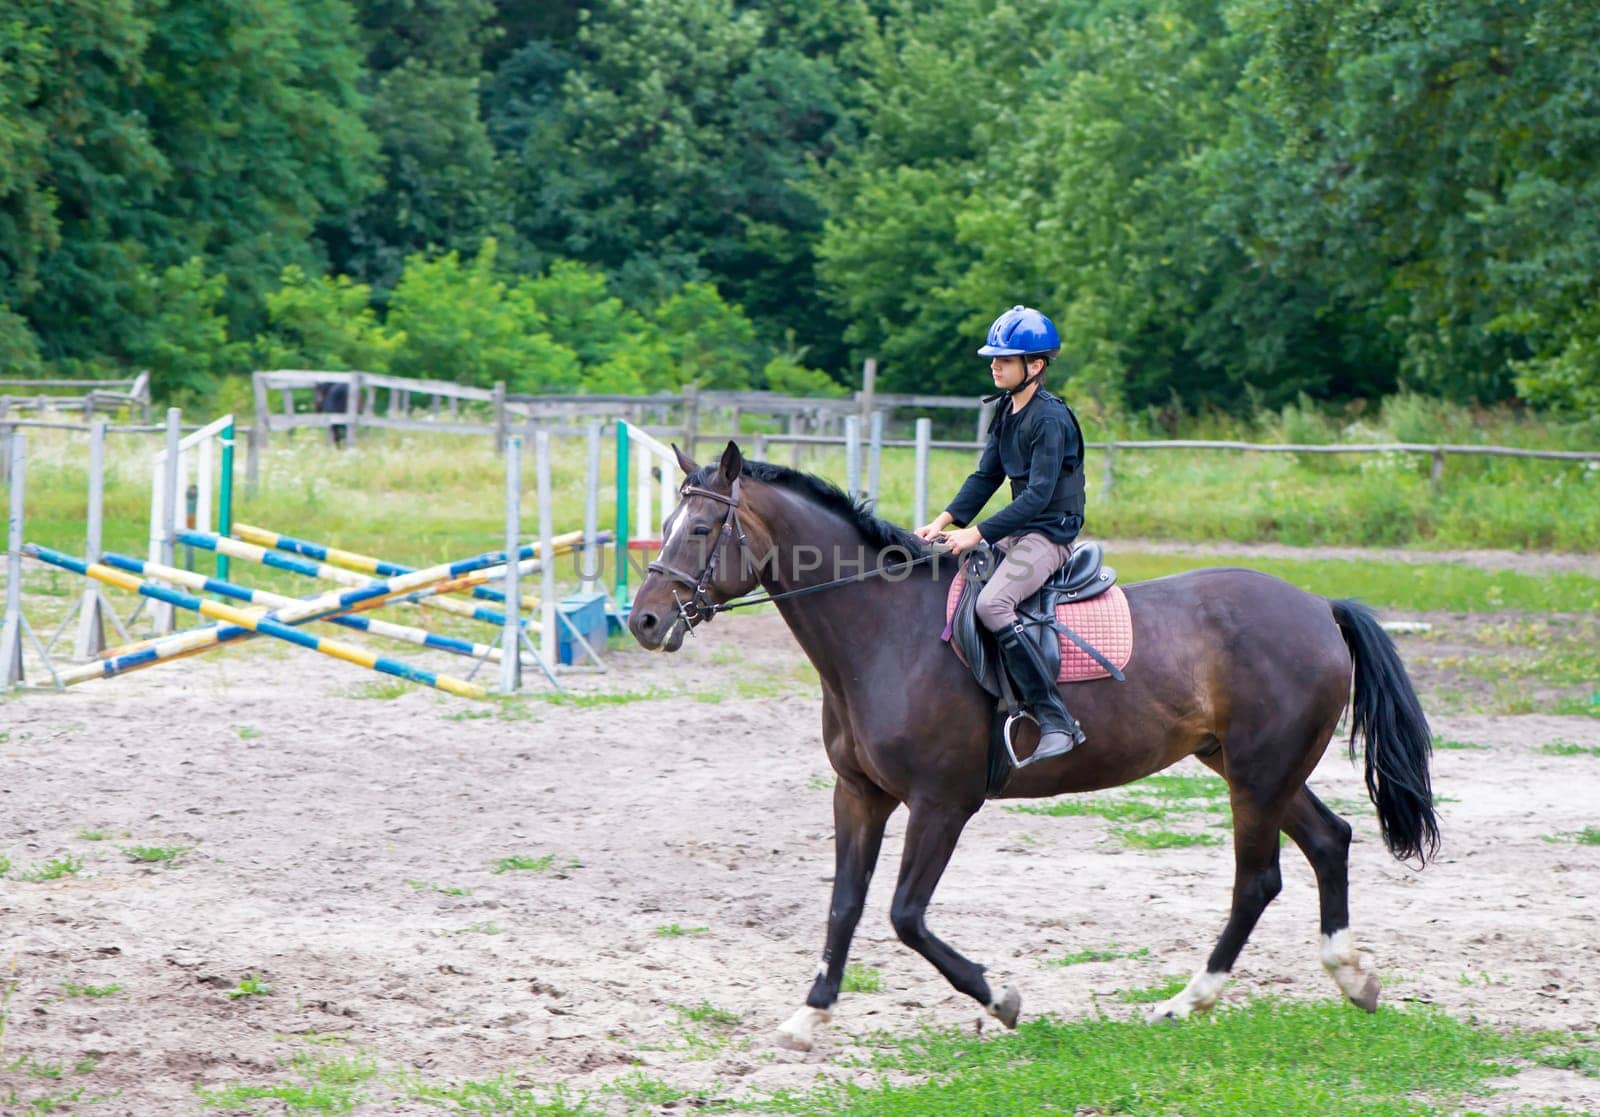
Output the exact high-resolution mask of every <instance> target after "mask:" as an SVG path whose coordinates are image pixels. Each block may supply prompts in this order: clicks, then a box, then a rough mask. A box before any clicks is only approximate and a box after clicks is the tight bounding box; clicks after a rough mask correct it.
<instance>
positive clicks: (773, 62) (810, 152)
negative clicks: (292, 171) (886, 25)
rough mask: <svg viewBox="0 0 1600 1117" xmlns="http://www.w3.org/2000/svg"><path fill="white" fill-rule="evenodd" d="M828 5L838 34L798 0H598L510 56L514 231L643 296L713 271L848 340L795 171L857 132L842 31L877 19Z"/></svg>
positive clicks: (496, 117)
mask: <svg viewBox="0 0 1600 1117" xmlns="http://www.w3.org/2000/svg"><path fill="white" fill-rule="evenodd" d="M826 7H827V9H828V11H829V12H830V13H832V14H833V15H834V16H836V17H837V18H836V20H834V21H833V22H831V23H829V24H828V25H827V27H828V31H827V33H826V34H825V33H822V31H821V30H820V29H819V27H818V26H817V25H816V24H815V23H813V22H811V20H810V17H808V16H806V15H805V14H804V12H803V10H802V9H801V8H800V7H799V6H798V5H789V4H762V5H747V4H739V3H735V2H734V0H640V2H631V0H630V2H628V3H623V2H621V0H602V2H600V3H597V4H596V5H595V6H594V8H593V10H592V11H591V12H590V15H589V18H588V19H587V20H586V21H583V22H581V23H579V24H578V25H577V28H576V31H575V34H574V36H573V38H572V39H570V40H569V41H562V42H557V41H545V42H542V43H536V44H529V46H528V47H526V48H525V49H524V50H522V51H520V52H518V53H517V54H515V55H513V56H511V57H510V58H508V60H507V61H506V63H505V64H504V66H503V67H502V69H501V72H500V73H498V74H497V76H496V81H495V83H494V86H493V87H492V89H491V91H490V98H489V101H490V127H491V134H492V135H493V136H494V137H495V140H496V142H497V143H498V144H502V145H504V149H505V150H507V151H508V152H509V153H511V154H512V157H513V158H514V159H515V161H516V164H517V170H516V179H515V187H514V193H515V196H516V197H517V199H518V200H519V210H518V217H517V227H518V229H519V232H521V233H522V235H523V236H524V237H525V238H526V239H527V241H528V242H529V243H530V244H531V245H532V246H534V248H536V249H537V250H538V251H539V252H540V253H541V254H542V255H543V256H544V258H546V259H548V258H555V257H568V258H574V259H581V260H584V261H586V262H589V263H594V264H598V265H600V266H602V267H604V268H605V269H606V271H607V273H608V275H610V276H611V277H612V279H613V280H614V282H615V283H616V285H617V286H616V289H617V290H618V292H619V293H620V294H621V295H622V296H623V297H624V298H625V299H627V300H629V301H630V302H632V303H635V304H636V305H643V304H648V303H650V302H653V301H656V300H659V299H663V298H667V297H669V296H670V294H671V293H672V292H674V291H676V290H678V289H679V288H680V287H681V286H682V285H683V284H684V283H685V282H688V281H694V282H707V281H709V282H713V283H715V284H716V286H717V288H718V290H719V292H721V293H722V294H723V295H725V296H726V297H727V298H729V299H730V300H732V301H735V302H738V303H739V304H741V305H743V306H745V307H746V308H747V310H748V311H749V313H750V314H751V315H752V316H754V317H755V318H757V319H758V320H761V321H762V322H763V323H765V324H766V325H767V329H766V333H767V334H768V335H769V336H782V333H783V331H784V329H786V328H788V329H794V330H795V331H796V332H797V334H798V335H799V336H800V337H801V339H802V341H803V342H805V343H806V344H810V345H814V346H817V347H831V348H832V349H833V351H835V352H837V351H838V343H837V325H836V324H834V323H831V322H830V321H829V318H828V315H827V313H826V308H825V307H823V306H821V305H820V303H819V302H818V301H817V300H816V299H815V298H814V297H808V295H807V292H808V291H810V290H811V289H812V288H813V286H814V284H813V280H812V276H811V271H812V257H811V245H812V243H813V241H814V239H815V236H816V232H817V230H818V229H819V228H820V226H821V221H822V211H821V209H820V208H819V206H818V205H817V203H816V201H815V200H814V199H813V198H811V197H810V196H809V195H808V194H807V193H805V192H804V191H803V190H802V189H800V185H799V184H800V181H801V180H802V179H804V178H805V177H806V176H807V175H808V174H809V173H810V166H811V164H812V161H820V160H826V159H827V158H828V157H830V156H831V154H832V153H833V151H834V150H835V148H836V146H837V145H838V144H839V143H840V142H842V141H841V138H842V137H847V136H848V131H849V128H850V127H851V119H850V116H849V114H848V111H847V109H848V92H849V82H848V80H847V76H846V73H845V71H844V70H843V69H842V68H841V65H840V63H839V62H838V61H837V60H836V59H837V55H836V53H834V52H835V51H836V40H837V39H839V38H840V37H841V34H842V38H843V39H845V40H850V39H852V38H853V37H855V36H857V35H858V34H860V33H864V32H863V31H862V30H861V29H864V28H865V27H867V26H868V24H869V23H870V19H869V16H868V13H867V11H866V9H865V7H864V5H861V4H859V3H854V2H849V0H835V2H833V3H830V4H828V5H827V6H826ZM841 29H843V30H842V32H841ZM830 35H831V36H832V38H830ZM819 351H820V350H819Z"/></svg>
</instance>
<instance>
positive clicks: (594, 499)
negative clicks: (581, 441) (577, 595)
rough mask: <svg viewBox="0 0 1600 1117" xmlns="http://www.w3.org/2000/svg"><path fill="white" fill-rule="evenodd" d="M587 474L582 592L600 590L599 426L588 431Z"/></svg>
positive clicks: (584, 504) (584, 503)
mask: <svg viewBox="0 0 1600 1117" xmlns="http://www.w3.org/2000/svg"><path fill="white" fill-rule="evenodd" d="M588 444H589V473H588V483H587V485H586V486H585V488H584V494H583V592H584V593H593V592H595V591H596V590H598V589H599V588H600V546H599V544H598V543H597V542H596V539H597V537H598V536H599V534H600V424H599V423H590V424H589V430H588Z"/></svg>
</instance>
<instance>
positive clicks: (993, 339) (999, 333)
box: [978, 306, 1061, 357]
mask: <svg viewBox="0 0 1600 1117" xmlns="http://www.w3.org/2000/svg"><path fill="white" fill-rule="evenodd" d="M1060 351H1061V335H1060V334H1058V333H1056V327H1055V323H1054V322H1052V321H1050V319H1048V318H1046V317H1045V316H1044V315H1043V314H1040V313H1039V312H1038V311H1037V310H1034V309H1033V308H1032V307H1028V306H1014V307H1012V308H1011V309H1010V310H1008V311H1006V312H1005V313H1004V314H1002V315H1000V317H998V318H996V319H995V320H994V322H993V323H992V324H991V325H990V326H989V337H988V340H987V341H986V342H985V343H984V346H983V348H981V349H979V350H978V356H980V357H1027V356H1032V355H1033V354H1036V353H1037V354H1044V355H1045V356H1050V357H1054V356H1055V355H1056V354H1057V353H1059V352H1060Z"/></svg>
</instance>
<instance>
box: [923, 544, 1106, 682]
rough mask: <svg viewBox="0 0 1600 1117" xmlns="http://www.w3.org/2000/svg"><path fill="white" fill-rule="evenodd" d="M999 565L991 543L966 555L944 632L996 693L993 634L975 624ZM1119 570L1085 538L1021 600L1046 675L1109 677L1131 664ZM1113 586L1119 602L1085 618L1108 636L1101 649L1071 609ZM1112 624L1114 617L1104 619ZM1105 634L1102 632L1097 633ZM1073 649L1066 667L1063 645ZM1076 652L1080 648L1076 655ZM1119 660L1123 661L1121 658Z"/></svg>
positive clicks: (975, 673)
mask: <svg viewBox="0 0 1600 1117" xmlns="http://www.w3.org/2000/svg"><path fill="white" fill-rule="evenodd" d="M998 565H999V558H998V557H997V556H996V555H995V553H994V551H992V550H991V549H990V548H989V547H988V546H987V545H984V546H979V547H975V548H973V549H972V550H971V551H969V552H968V553H967V556H966V557H965V558H964V559H963V560H962V564H961V571H960V573H958V574H957V575H956V579H955V582H954V584H953V585H952V586H951V590H950V598H951V600H950V603H949V604H948V607H947V613H948V617H947V624H946V627H945V631H944V638H945V640H947V641H948V642H949V644H950V646H951V648H953V649H954V650H955V653H956V655H957V656H959V657H960V659H961V661H962V662H963V663H965V664H966V665H967V667H968V669H969V670H971V671H972V674H973V677H974V678H976V679H977V680H978V685H980V686H982V687H983V689H984V690H987V691H988V692H989V693H990V694H992V695H994V696H995V697H996V698H1001V697H1003V696H1004V687H1003V686H1002V683H1001V678H1000V673H1001V671H1002V670H1003V669H1002V667H1001V666H1000V653H999V649H998V648H997V647H996V646H995V642H994V637H993V636H992V635H991V634H990V633H989V631H988V630H987V629H986V628H984V627H983V625H982V624H980V623H979V622H978V614H977V604H978V593H979V591H980V590H982V588H983V585H984V583H985V582H987V581H988V580H989V577H990V575H992V574H993V573H994V571H995V568H996V567H997V566H998ZM1116 582H1117V573H1116V571H1115V570H1113V569H1112V568H1111V567H1109V566H1106V565H1105V561H1104V554H1103V553H1102V551H1101V547H1100V544H1098V543H1084V544H1082V545H1080V546H1078V547H1075V548H1073V551H1072V555H1071V557H1070V558H1069V559H1068V560H1067V564H1066V565H1065V566H1063V567H1062V568H1061V569H1060V570H1058V571H1056V572H1055V573H1054V574H1052V575H1051V576H1050V580H1049V581H1047V582H1046V583H1045V584H1044V585H1043V586H1041V587H1040V589H1039V591H1038V592H1037V593H1035V594H1033V595H1032V596H1031V597H1028V598H1026V599H1024V600H1023V601H1021V602H1020V603H1018V605H1017V619H1018V620H1020V621H1021V622H1022V625H1023V629H1024V631H1025V634H1026V637H1027V638H1028V639H1029V640H1032V641H1033V642H1034V647H1035V648H1037V649H1038V652H1039V655H1040V658H1041V659H1042V660H1043V662H1044V664H1045V667H1046V668H1047V674H1049V675H1050V676H1052V677H1054V678H1056V679H1057V680H1058V681H1061V682H1071V681H1078V680H1082V679H1086V678H1104V677H1106V676H1110V677H1112V678H1116V679H1120V678H1121V677H1122V671H1121V668H1123V667H1125V666H1126V665H1127V662H1128V659H1129V658H1130V657H1131V655H1132V652H1133V647H1132V644H1133V640H1132V628H1131V625H1130V624H1128V608H1127V599H1126V598H1125V597H1124V596H1123V594H1122V591H1121V589H1119V588H1116ZM1113 589H1116V592H1115V594H1114V595H1113V596H1114V598H1115V600H1110V599H1108V600H1107V601H1106V602H1105V604H1106V605H1107V606H1108V608H1107V609H1105V610H1096V612H1097V613H1098V612H1105V613H1106V614H1107V616H1106V617H1104V618H1102V617H1099V616H1095V617H1084V618H1083V619H1086V620H1090V621H1092V622H1095V623H1091V624H1089V625H1082V626H1081V627H1083V628H1085V629H1089V630H1094V629H1100V630H1101V631H1102V632H1103V633H1104V635H1106V636H1109V637H1110V639H1109V640H1104V641H1102V642H1103V643H1105V644H1106V647H1105V649H1104V650H1103V651H1102V650H1101V649H1100V648H1097V647H1095V646H1094V645H1092V644H1090V643H1089V641H1088V640H1087V639H1085V638H1084V637H1083V636H1082V635H1081V634H1080V633H1079V631H1077V630H1076V628H1074V627H1069V624H1070V622H1072V621H1073V620H1077V619H1079V618H1078V617H1076V616H1075V614H1078V613H1081V612H1085V611H1082V610H1077V609H1074V608H1071V607H1072V606H1076V605H1079V604H1081V603H1083V602H1087V601H1092V600H1094V599H1095V598H1099V597H1102V596H1105V595H1108V594H1111V591H1112V590H1113ZM1107 622H1109V623H1107ZM1093 634H1095V635H1100V633H1093ZM1064 645H1065V646H1066V647H1067V648H1068V649H1069V656H1068V658H1069V660H1070V661H1071V662H1068V663H1067V664H1066V669H1063V665H1064V661H1063V655H1062V650H1063V646H1064ZM1072 653H1077V654H1072ZM1119 660H1120V662H1118V661H1119Z"/></svg>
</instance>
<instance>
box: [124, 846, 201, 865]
mask: <svg viewBox="0 0 1600 1117" xmlns="http://www.w3.org/2000/svg"><path fill="white" fill-rule="evenodd" d="M117 848H119V849H121V850H122V852H123V853H125V854H127V856H128V858H129V860H132V861H140V862H144V863H147V864H166V865H169V866H170V865H171V864H172V863H173V862H175V861H177V860H178V858H180V857H182V856H183V855H184V854H186V853H188V852H189V851H190V850H192V849H193V848H194V846H119V847H117Z"/></svg>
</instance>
